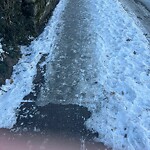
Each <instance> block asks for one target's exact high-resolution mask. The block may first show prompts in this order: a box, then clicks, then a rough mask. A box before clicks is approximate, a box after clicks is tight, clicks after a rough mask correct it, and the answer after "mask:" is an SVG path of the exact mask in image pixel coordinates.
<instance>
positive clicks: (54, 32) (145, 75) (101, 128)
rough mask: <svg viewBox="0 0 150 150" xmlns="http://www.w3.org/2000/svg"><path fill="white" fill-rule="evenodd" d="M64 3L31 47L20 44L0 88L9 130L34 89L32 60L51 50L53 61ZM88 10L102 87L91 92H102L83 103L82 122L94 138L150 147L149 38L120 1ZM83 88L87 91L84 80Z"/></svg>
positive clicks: (130, 149)
mask: <svg viewBox="0 0 150 150" xmlns="http://www.w3.org/2000/svg"><path fill="white" fill-rule="evenodd" d="M66 3H67V0H62V1H61V3H59V5H58V7H57V8H56V11H55V13H54V15H53V17H52V19H51V20H50V22H49V23H48V25H47V27H46V28H45V30H44V32H43V33H42V34H41V35H40V36H39V38H38V39H37V40H35V41H33V42H32V44H31V46H29V47H25V48H22V53H23V56H22V58H21V59H20V61H19V63H18V64H17V65H16V66H15V67H14V73H13V75H12V79H13V83H12V84H11V83H10V82H9V80H7V84H6V85H4V86H2V89H3V90H5V91H7V92H6V93H5V92H4V91H1V93H0V94H1V96H0V114H1V120H0V127H7V128H11V127H12V126H13V124H14V123H15V122H16V116H15V109H16V108H17V107H19V104H20V102H21V101H22V99H23V97H24V96H25V95H27V94H29V92H30V91H31V90H32V81H33V78H34V75H35V74H36V64H37V63H38V62H39V60H40V58H41V57H42V54H47V53H49V56H48V59H47V61H48V60H50V59H51V57H52V55H51V54H52V51H53V49H54V46H55V44H54V43H55V41H56V40H58V37H59V36H58V35H59V34H58V33H60V34H61V32H60V30H61V28H60V27H61V26H63V22H61V15H60V14H62V13H63V10H64V9H65V6H66ZM86 9H87V10H88V11H89V13H90V14H91V16H92V17H93V19H92V20H91V23H92V25H89V31H90V30H92V31H94V35H96V38H94V39H93V40H95V41H94V42H95V43H96V44H97V47H96V50H97V56H99V57H97V58H98V59H97V58H96V59H95V61H96V62H97V61H98V62H99V63H98V64H99V66H97V68H99V69H98V70H100V72H98V73H99V77H98V83H99V84H100V85H101V86H100V87H101V88H100V89H99V91H94V92H97V93H101V94H100V96H99V99H97V101H96V105H95V103H93V104H92V99H90V102H88V103H87V104H84V105H86V106H87V107H88V108H89V110H91V112H92V117H91V118H90V119H88V121H87V122H86V125H87V127H88V128H89V129H91V130H94V131H97V132H98V133H99V137H98V138H97V140H98V141H101V142H104V143H105V144H106V145H108V146H110V147H112V148H113V149H114V150H123V149H124V150H141V149H142V150H149V149H150V49H149V42H148V41H147V39H146V37H145V36H144V34H143V32H142V30H141V29H140V27H139V26H138V25H137V24H136V23H135V22H134V20H133V19H132V18H131V17H130V16H129V14H128V13H127V12H126V11H125V10H124V9H123V7H122V5H121V3H120V2H119V1H118V0H107V1H105V0H95V1H91V0H87V1H86ZM83 19H85V18H83ZM90 27H93V28H92V29H91V28H90ZM88 44H90V43H88ZM27 54H30V55H27ZM83 83H84V82H83ZM84 86H85V88H84V89H88V90H90V87H88V88H87V87H86V84H83V85H82V87H84ZM92 90H93V89H92ZM97 95H98V94H97ZM12 100H13V102H12ZM81 100H82V99H81ZM81 104H82V102H81ZM94 105H95V106H94Z"/></svg>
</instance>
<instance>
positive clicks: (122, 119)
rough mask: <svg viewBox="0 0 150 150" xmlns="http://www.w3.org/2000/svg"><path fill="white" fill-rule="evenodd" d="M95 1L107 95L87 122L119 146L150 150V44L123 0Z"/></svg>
mask: <svg viewBox="0 0 150 150" xmlns="http://www.w3.org/2000/svg"><path fill="white" fill-rule="evenodd" d="M94 3H95V7H94V8H91V9H93V10H94V11H96V10H97V12H99V17H97V20H96V24H97V31H98V33H97V34H99V39H98V40H99V41H100V42H102V43H101V44H99V45H102V46H101V47H99V51H100V58H99V61H100V62H101V66H100V67H101V73H100V79H101V80H100V82H101V85H102V87H103V89H101V90H103V93H104V95H103V98H101V99H99V105H97V106H96V107H97V109H95V110H93V115H92V117H91V118H90V119H89V120H88V121H87V123H86V125H87V127H88V128H89V129H91V130H95V131H97V132H98V133H99V138H98V139H97V140H98V141H101V142H104V143H105V144H106V145H109V146H110V147H113V149H115V150H123V149H125V150H149V149H150V49H149V47H148V45H149V43H148V41H147V39H146V38H145V36H144V35H143V33H142V31H141V29H140V28H139V27H138V26H137V25H136V24H135V22H134V21H133V20H132V19H131V18H130V17H129V15H128V14H127V12H126V11H124V9H123V8H122V6H121V4H120V3H119V2H118V0H107V1H104V0H96V1H94ZM89 7H90V6H89ZM89 10H90V8H89ZM94 11H93V12H94ZM89 109H90V105H89Z"/></svg>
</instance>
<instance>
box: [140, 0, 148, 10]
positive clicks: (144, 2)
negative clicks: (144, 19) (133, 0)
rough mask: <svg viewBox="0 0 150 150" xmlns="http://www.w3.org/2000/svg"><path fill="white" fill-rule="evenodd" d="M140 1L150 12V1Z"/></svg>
mask: <svg viewBox="0 0 150 150" xmlns="http://www.w3.org/2000/svg"><path fill="white" fill-rule="evenodd" d="M139 1H140V2H141V3H142V4H144V5H145V6H146V7H147V8H148V9H149V10H150V1H149V0H139Z"/></svg>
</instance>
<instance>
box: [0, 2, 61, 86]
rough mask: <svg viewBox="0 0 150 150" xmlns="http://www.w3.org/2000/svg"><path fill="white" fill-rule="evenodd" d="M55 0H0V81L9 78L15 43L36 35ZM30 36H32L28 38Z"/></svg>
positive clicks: (16, 52) (16, 56) (16, 49)
mask: <svg viewBox="0 0 150 150" xmlns="http://www.w3.org/2000/svg"><path fill="white" fill-rule="evenodd" d="M58 2H59V0H0V40H1V43H2V46H3V50H4V51H5V53H4V56H5V57H4V59H3V61H0V85H2V84H4V81H5V79H6V78H10V75H11V73H12V66H13V65H15V64H16V63H17V61H18V59H19V57H20V50H19V47H18V45H27V44H29V43H30V42H31V39H33V38H35V37H36V36H38V35H39V34H40V33H41V32H42V30H43V28H44V25H45V23H46V22H47V19H48V18H49V17H50V15H51V14H52V11H53V10H54V8H55V7H56V5H57V4H58ZM31 37H32V38H31Z"/></svg>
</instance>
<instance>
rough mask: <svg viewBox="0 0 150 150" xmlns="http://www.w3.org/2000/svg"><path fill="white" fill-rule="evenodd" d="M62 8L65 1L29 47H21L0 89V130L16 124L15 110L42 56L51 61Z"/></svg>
mask: <svg viewBox="0 0 150 150" xmlns="http://www.w3.org/2000/svg"><path fill="white" fill-rule="evenodd" d="M64 8H65V0H62V1H61V2H60V3H59V4H58V6H57V8H56V10H55V12H54V14H53V17H52V18H51V19H50V21H49V23H48V24H47V26H46V28H45V30H44V32H43V33H42V34H41V35H40V36H39V37H38V39H35V40H34V41H33V42H32V43H31V45H30V46H29V47H22V58H21V59H20V60H19V62H18V64H17V65H16V66H14V72H13V75H12V77H11V80H7V81H6V85H3V86H2V87H1V89H0V116H1V119H0V128H12V127H13V125H14V124H15V123H16V114H15V113H16V109H17V107H19V105H20V103H21V102H22V101H23V98H24V96H25V95H27V94H29V93H30V92H31V91H32V81H33V79H34V76H35V75H36V71H37V70H36V65H37V63H38V62H39V60H40V59H41V57H42V56H43V55H44V54H48V58H47V61H48V60H49V59H51V57H52V56H51V54H52V51H53V48H54V46H55V45H53V43H54V41H55V40H56V39H57V36H58V35H59V34H60V30H61V27H62V23H61V22H60V20H61V19H60V18H61V12H62V11H63V9H64ZM12 82H13V83H12ZM5 91H6V92H5Z"/></svg>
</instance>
